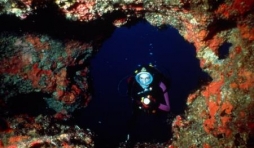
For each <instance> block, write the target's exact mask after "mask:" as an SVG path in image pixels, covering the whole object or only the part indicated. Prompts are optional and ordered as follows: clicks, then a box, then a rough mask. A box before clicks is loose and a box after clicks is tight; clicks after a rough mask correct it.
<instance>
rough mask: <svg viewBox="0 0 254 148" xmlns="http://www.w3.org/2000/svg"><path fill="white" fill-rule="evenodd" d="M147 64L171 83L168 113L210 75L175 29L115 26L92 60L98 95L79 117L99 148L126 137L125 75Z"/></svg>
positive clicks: (176, 109)
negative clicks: (151, 65) (95, 137)
mask: <svg viewBox="0 0 254 148" xmlns="http://www.w3.org/2000/svg"><path fill="white" fill-rule="evenodd" d="M149 63H151V64H153V65H155V66H156V68H157V69H158V70H159V71H160V72H161V73H162V74H163V75H165V76H166V78H167V79H169V81H170V83H171V84H170V89H169V100H170V107H171V111H170V112H171V113H173V114H174V115H177V114H182V113H184V109H185V107H186V99H187V96H188V95H189V94H190V93H191V92H193V91H195V90H196V89H197V88H198V87H199V86H200V83H201V81H204V79H207V78H208V77H209V76H208V75H207V74H206V73H205V72H203V71H202V69H201V68H200V66H199V60H198V59H197V58H196V51H195V47H194V46H193V45H192V44H190V43H188V42H187V41H186V40H184V38H183V37H182V36H180V34H179V33H178V30H176V29H175V28H173V27H171V26H167V28H164V29H158V28H156V27H154V26H152V25H150V24H149V23H148V22H146V21H140V22H138V23H137V24H135V25H133V26H130V27H121V28H117V29H116V30H115V32H114V33H113V34H112V36H111V37H110V38H109V39H108V40H106V41H105V42H104V43H103V45H102V47H101V49H100V50H99V52H98V53H97V54H96V55H95V56H94V57H93V58H92V60H91V67H90V68H91V69H90V70H91V76H92V83H93V93H94V94H93V99H92V101H91V102H90V105H89V106H88V107H87V108H85V109H83V111H82V115H81V117H80V121H79V124H80V125H81V126H82V127H86V128H87V127H88V128H90V129H92V130H94V131H95V132H96V133H97V134H98V136H97V140H96V141H95V144H96V146H97V147H100V146H101V147H102V146H103V147H107V146H108V147H114V146H115V147H116V146H117V144H119V142H123V141H124V140H126V136H127V134H128V129H127V122H128V119H129V118H130V116H131V108H130V105H129V104H128V102H129V101H128V99H129V98H128V96H127V79H128V77H130V76H131V75H133V74H134V70H135V69H136V68H137V67H138V66H139V65H143V64H149ZM169 132H170V131H169Z"/></svg>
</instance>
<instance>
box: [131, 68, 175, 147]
mask: <svg viewBox="0 0 254 148" xmlns="http://www.w3.org/2000/svg"><path fill="white" fill-rule="evenodd" d="M168 85H169V84H168V81H167V80H166V78H165V77H164V76H163V75H162V74H161V73H160V72H159V71H158V70H157V69H156V68H154V67H153V66H152V65H148V66H142V67H140V69H138V70H136V71H135V76H132V77H130V78H129V79H128V96H129V97H130V98H131V107H132V115H131V118H130V121H129V124H128V130H129V134H128V135H127V147H133V146H134V145H135V143H137V142H153V143H155V142H156V143H157V142H167V141H168V140H169V137H170V133H171V132H170V128H169V125H168V123H167V122H166V120H167V115H168V112H169V111H170V103H169V96H168V92H167V91H168V87H169V86H168Z"/></svg>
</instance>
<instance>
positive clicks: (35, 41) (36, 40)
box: [26, 35, 50, 51]
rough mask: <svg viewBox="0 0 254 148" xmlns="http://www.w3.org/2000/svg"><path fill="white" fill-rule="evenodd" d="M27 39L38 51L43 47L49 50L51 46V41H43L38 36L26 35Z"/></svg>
mask: <svg viewBox="0 0 254 148" xmlns="http://www.w3.org/2000/svg"><path fill="white" fill-rule="evenodd" d="M26 41H27V42H29V43H30V44H32V45H33V46H34V48H35V49H36V50H37V51H40V50H43V49H44V50H47V49H49V48H50V46H49V43H47V42H45V43H42V42H41V40H40V38H39V37H38V36H33V35H28V36H27V37H26Z"/></svg>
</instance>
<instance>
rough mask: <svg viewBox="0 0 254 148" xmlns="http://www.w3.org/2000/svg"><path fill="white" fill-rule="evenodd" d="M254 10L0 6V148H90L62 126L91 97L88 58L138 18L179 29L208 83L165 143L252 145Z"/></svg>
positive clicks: (76, 0) (205, 5) (9, 1)
mask: <svg viewBox="0 0 254 148" xmlns="http://www.w3.org/2000/svg"><path fill="white" fill-rule="evenodd" d="M253 12H254V1H252V0H153V1H152V0H96V1H95V0H86V1H85V0H56V1H52V0H17V1H13V0H0V14H1V16H0V30H1V31H0V33H1V37H0V49H1V50H0V53H1V54H0V62H1V66H0V80H1V84H0V115H1V121H0V122H1V125H0V132H1V133H0V137H1V140H0V147H8V146H13V147H36V146H37V147H40V146H41V147H42V146H54V145H55V146H59V145H63V144H65V145H68V146H70V147H75V145H74V144H72V143H71V142H72V140H73V139H75V138H76V141H79V144H80V145H83V146H84V145H86V146H88V147H93V146H94V145H93V141H92V132H91V131H83V130H82V131H81V129H79V128H78V127H75V126H74V125H68V126H70V127H68V126H67V125H66V126H64V127H61V126H62V125H60V124H59V122H62V121H63V120H68V119H69V118H70V115H71V113H72V112H73V111H75V110H76V109H77V108H79V107H81V106H86V105H88V103H89V101H90V99H91V95H90V90H89V83H90V82H89V78H88V73H89V58H90V57H91V56H92V55H93V54H96V52H97V51H98V49H99V47H100V45H101V44H102V43H103V41H104V40H105V39H107V38H108V37H109V36H110V35H111V34H112V33H113V31H114V29H115V28H116V27H121V26H123V25H125V26H130V25H132V24H134V23H136V22H137V21H139V20H141V19H145V20H147V21H148V22H149V23H151V24H152V25H154V26H156V27H160V28H163V27H165V26H167V25H171V26H173V27H175V28H176V29H178V31H179V33H180V34H181V35H182V36H183V37H184V38H185V39H186V40H187V41H188V42H190V43H193V44H194V45H195V47H196V53H197V58H198V59H199V60H200V66H201V67H202V69H203V70H204V71H205V72H207V73H209V75H210V76H211V77H212V81H211V82H209V83H207V82H206V81H205V80H204V81H203V82H201V83H202V84H201V87H200V88H199V89H198V90H197V91H196V92H194V93H193V94H190V95H189V97H188V99H187V102H186V103H187V105H188V107H187V108H186V112H185V114H183V115H178V116H176V117H175V119H174V121H173V124H172V128H173V132H174V133H173V139H172V141H171V143H170V144H168V145H167V146H168V147H170V148H173V147H179V148H180V147H203V148H212V147H222V148H224V147H253V146H254V143H253V142H252V140H253V137H254V135H253V134H254V112H253V109H252V108H253V107H254V54H253V53H254V44H253V41H254V28H253V26H254V24H253V22H254V15H253V14H254V13H253ZM225 44H229V45H230V48H229V51H227V52H226V54H223V51H221V50H220V49H221V47H222V46H223V45H225ZM175 50H177V49H175ZM20 94H22V95H24V96H23V97H22V98H25V99H22V100H21V101H20V99H19V98H18V97H17V95H20ZM34 96H37V97H36V98H34ZM38 96H40V97H38ZM31 98H32V99H31ZM34 99H37V100H36V101H34ZM32 100H33V101H32ZM41 100H45V102H46V103H44V104H43V105H42V103H41V104H40V101H41ZM10 102H11V103H10ZM13 102H15V103H13ZM38 102H39V103H38ZM13 104H16V106H15V105H13ZM17 105H18V106H22V105H24V106H25V107H24V108H23V109H21V110H17V111H16V110H15V109H16V108H17ZM27 105H28V106H27ZM29 105H30V106H29ZM36 105H37V106H40V107H41V108H40V107H39V109H38V107H34V106H36ZM33 107H34V108H33ZM27 108H32V109H31V110H32V111H31V112H33V114H30V115H25V114H22V115H20V114H18V113H20V112H22V111H24V112H26V111H27V110H26V109H27ZM41 110H43V113H42V112H41ZM45 110H46V111H45ZM51 115H52V116H51ZM45 123H50V124H51V125H54V129H55V130H53V129H52V130H49V131H47V130H45V129H48V128H49V127H48V125H49V124H45ZM17 127H19V128H17ZM77 131H79V132H78V133H83V134H81V135H80V134H78V133H77ZM50 132H51V136H47V135H48V134H49V133H50ZM251 139H252V140H251Z"/></svg>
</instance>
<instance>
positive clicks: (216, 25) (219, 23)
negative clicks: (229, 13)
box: [204, 19, 236, 40]
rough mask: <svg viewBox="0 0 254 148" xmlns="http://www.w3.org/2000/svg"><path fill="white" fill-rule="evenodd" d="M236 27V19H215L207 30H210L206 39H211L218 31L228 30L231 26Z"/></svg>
mask: <svg viewBox="0 0 254 148" xmlns="http://www.w3.org/2000/svg"><path fill="white" fill-rule="evenodd" d="M235 27H236V22H235V21H234V20H224V19H219V20H215V21H214V22H213V23H211V24H210V25H209V26H208V27H207V30H209V33H208V35H207V36H206V37H205V39H204V40H210V39H212V38H213V37H214V36H215V34H217V33H218V32H221V31H224V30H228V29H231V28H235Z"/></svg>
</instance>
